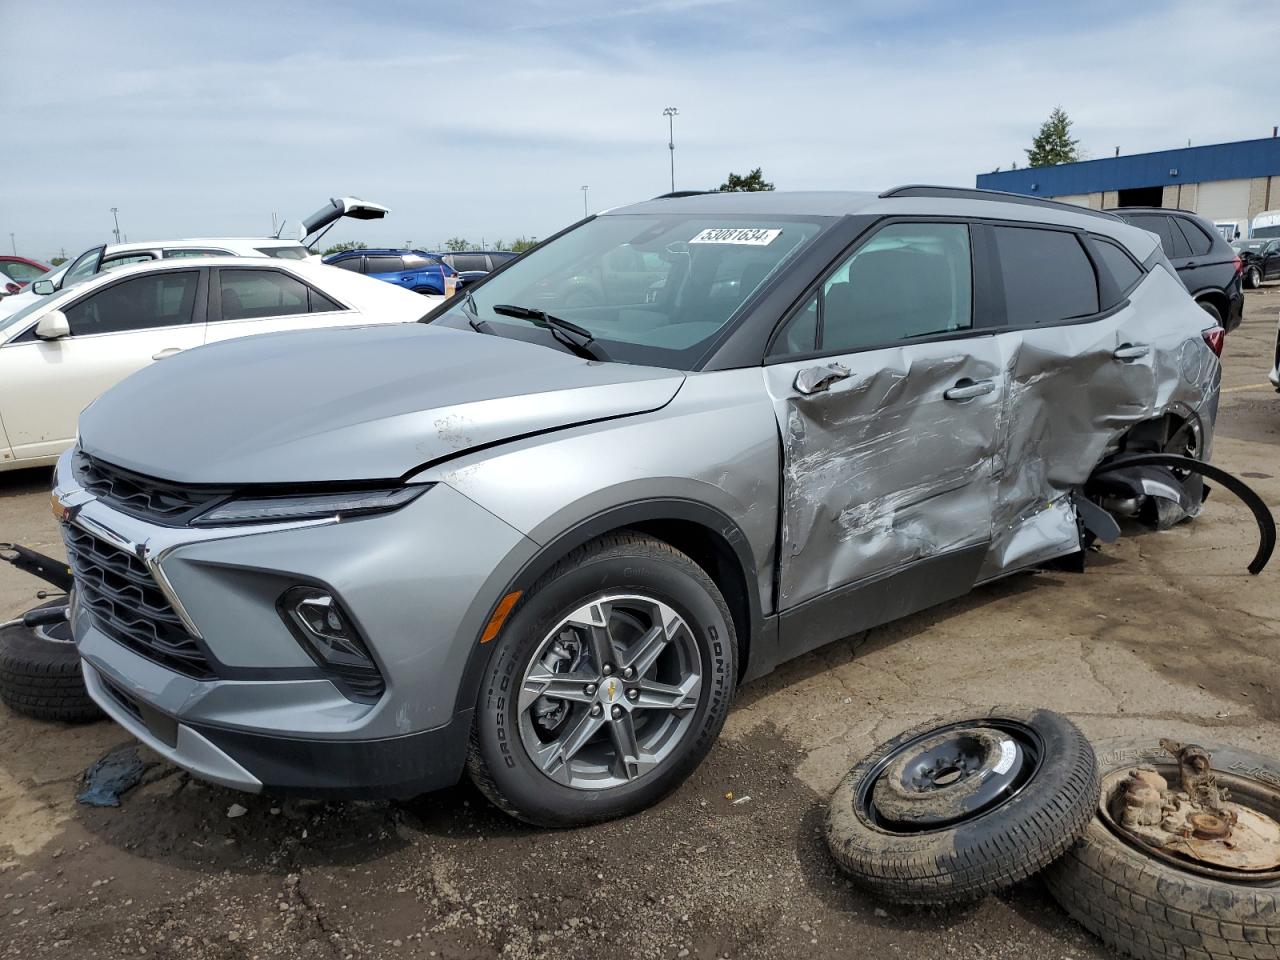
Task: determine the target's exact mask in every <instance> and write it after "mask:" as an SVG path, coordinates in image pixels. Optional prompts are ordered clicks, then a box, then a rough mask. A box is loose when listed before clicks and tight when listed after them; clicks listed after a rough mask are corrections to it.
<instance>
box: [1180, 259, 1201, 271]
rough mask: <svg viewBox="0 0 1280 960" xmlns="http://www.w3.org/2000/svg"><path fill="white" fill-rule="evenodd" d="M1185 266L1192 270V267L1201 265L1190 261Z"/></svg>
mask: <svg viewBox="0 0 1280 960" xmlns="http://www.w3.org/2000/svg"><path fill="white" fill-rule="evenodd" d="M1183 266H1184V267H1186V268H1187V269H1188V270H1190V269H1191V268H1192V267H1198V266H1200V264H1198V263H1196V262H1195V261H1194V260H1188V261H1187V262H1186V263H1184V264H1183Z"/></svg>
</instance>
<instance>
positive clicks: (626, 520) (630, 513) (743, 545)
mask: <svg viewBox="0 0 1280 960" xmlns="http://www.w3.org/2000/svg"><path fill="white" fill-rule="evenodd" d="M620 530H633V531H637V532H640V533H644V534H647V535H648V536H651V537H653V538H654V539H657V540H662V541H663V542H665V543H668V544H670V545H671V546H673V547H675V548H676V549H677V550H680V551H681V552H682V553H685V554H687V555H688V556H689V557H690V559H692V560H693V561H694V562H695V563H697V564H698V565H699V566H701V567H702V568H703V570H705V571H706V573H707V575H708V576H709V577H711V579H712V580H713V581H714V582H715V584H716V586H717V587H719V588H720V592H721V593H722V594H723V595H724V599H725V603H726V604H727V605H728V607H729V612H730V614H731V615H732V617H733V623H734V631H735V633H736V634H737V637H738V679H739V680H741V679H742V677H743V676H744V675H745V674H746V672H747V667H748V664H749V663H750V659H751V653H752V645H753V641H754V640H755V639H756V638H758V637H759V636H760V633H761V630H762V624H763V614H762V612H761V603H760V595H759V592H758V590H757V589H756V587H755V570H756V562H755V557H754V554H753V551H752V549H751V544H750V542H749V541H748V540H747V537H746V535H745V534H744V533H743V532H742V529H741V528H740V527H739V526H738V525H737V523H735V522H734V521H733V520H732V519H731V518H730V517H729V516H727V515H726V514H725V513H724V512H722V511H721V510H718V509H716V508H715V507H713V506H710V505H709V504H706V503H702V502H700V501H697V500H689V499H684V498H678V497H656V498H650V499H644V500H637V501H633V502H630V503H624V504H619V505H617V506H614V507H610V508H608V509H606V510H603V511H601V512H599V513H596V514H594V515H592V516H590V517H588V518H586V519H584V520H581V521H580V522H578V523H576V524H574V525H572V526H570V527H569V528H568V529H566V530H564V531H562V532H561V533H560V534H558V535H557V536H555V537H553V538H551V539H549V540H547V541H546V542H545V543H544V544H543V545H542V547H541V549H539V550H538V551H537V553H535V554H534V555H533V556H532V557H531V558H530V559H529V560H528V561H526V562H525V564H524V565H523V566H522V567H521V568H520V570H519V571H518V572H517V573H516V575H515V576H514V577H512V579H511V581H510V582H509V583H508V584H507V586H506V587H505V589H503V590H502V592H501V593H500V594H499V595H498V596H496V597H494V601H493V606H492V608H491V610H490V617H487V618H486V620H485V622H486V624H487V623H488V621H489V619H490V618H491V617H492V615H493V612H494V611H496V609H497V607H498V604H499V603H500V602H501V600H502V598H503V597H506V596H508V595H509V594H511V593H512V592H514V591H517V590H520V591H523V590H527V589H528V588H529V587H531V586H532V585H533V584H534V583H535V582H537V580H538V578H539V577H541V576H542V575H543V574H544V573H546V572H547V571H548V570H550V569H551V568H552V567H553V566H554V565H555V564H556V563H557V562H558V561H559V560H560V559H561V558H563V557H564V556H565V555H566V554H567V553H569V552H571V551H573V550H575V549H577V548H578V547H580V546H582V545H583V544H585V543H589V542H590V541H592V540H595V539H597V538H599V537H602V536H605V535H606V534H609V533H615V532H617V531H620ZM471 643H472V652H471V656H470V658H469V660H468V662H467V669H466V672H465V673H464V674H463V678H462V684H461V687H460V689H459V691H458V700H457V703H456V705H455V708H454V712H455V714H456V713H458V712H459V711H462V710H470V709H471V708H472V707H473V706H474V704H475V701H476V697H477V695H478V694H479V689H480V684H481V682H482V680H483V677H484V673H485V670H486V668H487V667H488V664H489V660H490V657H491V656H492V653H493V649H494V647H495V646H496V645H494V644H485V643H480V642H479V637H476V638H471Z"/></svg>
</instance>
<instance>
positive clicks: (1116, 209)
mask: <svg viewBox="0 0 1280 960" xmlns="http://www.w3.org/2000/svg"><path fill="white" fill-rule="evenodd" d="M1126 210H1134V211H1137V212H1139V213H1153V212H1155V211H1157V210H1158V211H1160V212H1161V213H1189V214H1191V215H1192V216H1193V217H1199V216H1201V215H1200V214H1198V213H1196V212H1195V211H1194V210H1187V209H1185V208H1184V207H1105V208H1103V212H1104V213H1114V214H1115V215H1116V216H1120V215H1121V211H1126ZM1203 219H1208V218H1207V217H1206V218H1203Z"/></svg>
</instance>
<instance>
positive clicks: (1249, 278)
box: [1244, 267, 1262, 290]
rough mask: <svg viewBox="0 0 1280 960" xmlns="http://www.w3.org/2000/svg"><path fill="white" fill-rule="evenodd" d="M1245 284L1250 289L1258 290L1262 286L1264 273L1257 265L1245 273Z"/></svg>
mask: <svg viewBox="0 0 1280 960" xmlns="http://www.w3.org/2000/svg"><path fill="white" fill-rule="evenodd" d="M1244 281H1245V286H1247V287H1248V288H1249V289H1250V290H1257V289H1258V288H1259V287H1260V286H1262V274H1261V273H1260V272H1259V271H1258V268H1257V267H1250V268H1249V272H1248V273H1246V274H1245V275H1244Z"/></svg>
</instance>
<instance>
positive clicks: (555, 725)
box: [516, 594, 703, 790]
mask: <svg viewBox="0 0 1280 960" xmlns="http://www.w3.org/2000/svg"><path fill="white" fill-rule="evenodd" d="M702 687H703V665H702V656H701V653H700V651H699V649H698V643H697V639H696V637H695V636H694V633H693V631H692V629H690V627H689V625H688V623H687V622H686V621H685V619H684V617H682V616H681V615H680V614H679V613H677V612H676V611H675V609H674V608H673V607H672V606H671V605H670V604H668V603H665V602H663V601H661V600H657V599H655V598H653V597H647V596H643V595H640V594H610V595H605V596H600V597H597V598H595V599H592V600H589V601H587V602H586V603H583V604H581V605H580V606H578V607H577V608H576V609H574V610H572V611H571V612H570V613H569V614H567V615H566V616H564V617H563V618H561V620H560V621H559V622H558V623H557V624H556V625H555V626H554V627H553V628H552V629H551V630H550V631H549V632H548V633H547V635H546V636H545V637H543V639H542V641H541V642H540V643H539V644H538V646H537V648H536V649H535V650H534V653H533V655H532V656H531V657H530V658H529V662H528V664H527V665H526V667H525V670H524V674H523V676H522V677H521V682H520V688H519V692H518V697H517V703H516V710H517V718H518V727H519V731H520V741H521V744H522V746H523V747H524V750H525V753H526V754H527V755H528V757H529V759H530V760H531V761H532V762H533V765H534V766H535V767H536V768H537V769H538V770H539V771H540V772H541V773H542V774H543V775H544V776H546V777H548V778H549V779H551V780H552V781H554V782H556V783H559V784H561V785H562V786H566V787H570V788H572V789H576V790H608V789H611V788H614V787H619V786H623V785H626V784H630V783H634V782H636V781H637V780H640V779H642V778H644V777H647V776H650V775H651V774H652V773H653V772H654V771H656V770H657V769H658V768H660V767H661V766H662V765H663V764H664V763H665V762H666V761H667V760H668V759H669V758H670V757H671V756H672V755H673V754H674V752H675V751H676V749H677V748H678V747H679V745H680V744H681V743H682V742H683V741H684V739H685V737H686V736H687V735H688V733H689V730H690V729H691V728H692V727H693V721H694V717H695V715H696V714H697V712H698V709H697V708H698V706H699V705H700V703H701V702H702Z"/></svg>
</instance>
